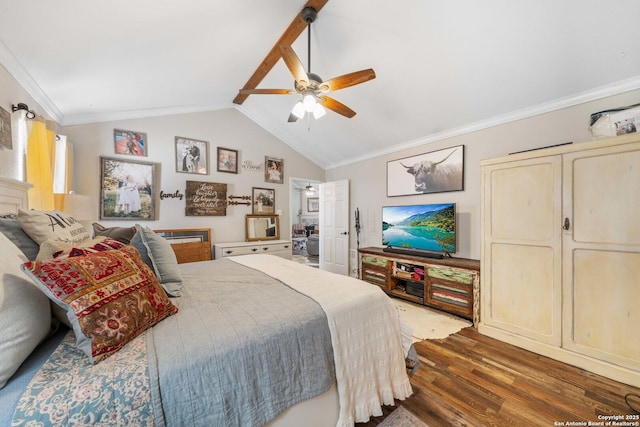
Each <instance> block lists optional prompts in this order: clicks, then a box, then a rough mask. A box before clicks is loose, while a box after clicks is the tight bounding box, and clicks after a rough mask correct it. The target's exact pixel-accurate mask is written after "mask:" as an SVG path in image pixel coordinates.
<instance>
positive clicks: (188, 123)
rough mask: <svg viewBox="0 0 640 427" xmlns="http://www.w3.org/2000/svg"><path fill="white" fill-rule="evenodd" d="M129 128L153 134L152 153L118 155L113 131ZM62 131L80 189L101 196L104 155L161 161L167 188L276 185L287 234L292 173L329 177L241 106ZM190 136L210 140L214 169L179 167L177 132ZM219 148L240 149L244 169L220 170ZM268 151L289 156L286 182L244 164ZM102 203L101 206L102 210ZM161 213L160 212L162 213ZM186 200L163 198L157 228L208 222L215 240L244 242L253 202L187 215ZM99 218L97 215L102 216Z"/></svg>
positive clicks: (239, 191)
mask: <svg viewBox="0 0 640 427" xmlns="http://www.w3.org/2000/svg"><path fill="white" fill-rule="evenodd" d="M114 129H126V130H134V131H139V132H145V133H147V138H148V144H147V147H148V157H137V156H128V155H116V154H114V146H113V131H114ZM60 133H62V134H65V135H67V136H68V138H69V140H70V141H71V142H73V143H74V150H75V159H76V160H75V186H74V187H75V188H74V189H75V191H76V192H77V193H80V194H90V195H93V196H97V195H98V194H99V188H100V180H99V177H100V160H99V158H100V156H106V157H113V158H119V159H126V160H138V161H147V162H156V163H160V164H161V165H162V166H161V172H160V174H159V175H160V177H159V185H158V184H156V189H158V190H162V191H163V192H165V193H175V192H176V190H177V191H179V192H180V193H182V194H184V193H185V187H186V181H204V182H215V183H226V184H227V194H229V195H235V196H250V195H251V190H252V187H260V188H270V189H275V196H276V210H282V216H281V217H280V232H281V237H282V238H289V237H290V234H291V233H290V227H289V223H290V218H289V216H290V215H289V206H290V204H289V177H290V176H296V177H305V178H308V179H312V180H322V179H324V171H323V170H322V169H321V168H320V167H319V166H317V165H315V164H314V163H313V162H311V161H309V160H308V159H306V158H305V157H302V156H301V155H299V154H298V153H296V152H295V151H293V150H292V149H291V148H289V146H287V145H286V144H284V143H282V142H280V140H278V139H276V138H275V137H273V136H272V135H271V134H269V133H267V132H266V131H264V130H263V129H262V128H260V127H259V126H258V125H256V124H255V123H253V122H252V121H250V120H249V119H247V118H246V117H245V116H244V115H243V114H241V113H240V112H238V111H237V110H235V109H225V110H218V111H209V112H203V113H191V114H179V115H172V116H164V117H155V118H145V119H139V120H122V121H114V122H104V123H94V124H87V125H77V126H66V127H62V128H61V129H60ZM176 136H180V137H186V138H193V139H197V140H204V141H208V142H209V174H208V175H197V174H185V173H179V172H176V166H175V165H176V155H175V137H176ZM216 147H225V148H231V149H234V150H238V157H239V162H238V164H239V167H238V174H237V175H236V174H230V173H223V172H217V171H216ZM265 156H270V157H276V158H282V159H283V160H284V180H283V184H272V183H268V182H265V180H264V166H263V168H262V169H261V170H260V171H257V172H253V171H247V170H244V169H242V168H241V167H240V164H241V163H242V162H243V161H245V160H249V161H251V162H253V163H254V164H259V163H262V164H264V158H265ZM97 212H98V208H96V214H97ZM158 213H159V215H158ZM184 213H185V200H184V199H183V200H178V199H171V198H167V199H164V200H158V205H157V210H156V216H157V220H156V221H147V222H144V223H143V225H146V226H148V227H150V228H152V229H165V228H192V227H208V228H211V230H212V235H213V241H214V242H229V241H244V239H245V222H244V218H245V214H250V213H251V207H250V206H243V205H239V206H229V207H228V208H227V215H226V216H203V217H194V216H188V217H187V216H185V214H184ZM96 219H97V216H96ZM99 222H100V223H101V224H103V225H110V226H126V225H131V224H134V223H135V222H134V221H124V220H123V221H113V220H111V221H106V220H100V221H99Z"/></svg>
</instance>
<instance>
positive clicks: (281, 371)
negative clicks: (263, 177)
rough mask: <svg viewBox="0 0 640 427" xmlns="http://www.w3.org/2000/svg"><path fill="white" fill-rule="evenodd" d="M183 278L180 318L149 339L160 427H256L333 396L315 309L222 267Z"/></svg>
mask: <svg viewBox="0 0 640 427" xmlns="http://www.w3.org/2000/svg"><path fill="white" fill-rule="evenodd" d="M212 266H213V268H212ZM181 269H182V275H183V278H184V281H185V282H186V283H188V285H187V286H185V287H184V288H183V292H182V296H181V297H180V298H176V299H173V302H174V303H175V304H176V305H177V306H178V307H179V308H180V312H179V314H178V315H176V316H172V317H169V318H167V319H165V320H163V321H162V322H161V323H160V324H158V325H156V326H155V327H154V328H153V329H152V330H151V331H150V332H149V335H148V338H147V346H148V348H149V367H150V376H151V382H152V384H151V388H152V399H153V403H154V406H155V408H156V411H155V412H156V413H157V414H161V413H164V424H165V425H167V426H171V427H173V426H230V425H238V426H240V425H242V426H261V425H264V424H265V423H266V422H268V421H270V420H272V419H273V418H274V417H276V416H277V415H278V414H279V413H280V412H282V411H283V410H284V409H286V408H287V407H288V406H291V405H292V404H294V403H297V402H299V401H302V400H305V399H308V398H312V397H315V396H317V395H319V394H321V393H323V392H325V391H326V390H328V389H329V388H330V387H331V385H332V384H333V382H334V381H335V373H334V365H333V353H332V348H331V337H330V334H329V329H328V326H327V320H326V316H325V314H324V312H323V311H322V309H321V308H320V306H319V305H318V304H317V303H316V302H315V301H313V300H312V299H310V298H308V297H306V296H304V295H301V294H299V293H298V292H296V291H294V290H292V289H290V288H288V287H287V286H284V285H283V284H282V283H280V282H279V281H277V280H275V279H272V278H270V277H268V276H266V275H265V274H263V273H260V272H258V271H255V270H252V269H250V268H247V267H244V266H242V265H238V264H236V263H234V262H231V261H229V260H225V259H222V260H219V261H215V262H200V263H192V264H182V265H181ZM158 373H159V375H158ZM154 378H157V379H158V380H157V381H154ZM154 383H155V384H154ZM161 421H162V420H156V422H157V424H158V425H162V422H161Z"/></svg>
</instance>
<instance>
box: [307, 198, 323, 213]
mask: <svg viewBox="0 0 640 427" xmlns="http://www.w3.org/2000/svg"><path fill="white" fill-rule="evenodd" d="M307 211H308V212H320V199H319V198H318V197H309V198H308V199H307Z"/></svg>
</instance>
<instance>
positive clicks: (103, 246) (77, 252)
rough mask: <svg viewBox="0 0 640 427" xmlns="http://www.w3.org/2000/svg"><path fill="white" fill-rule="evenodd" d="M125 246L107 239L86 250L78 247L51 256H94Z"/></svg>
mask: <svg viewBox="0 0 640 427" xmlns="http://www.w3.org/2000/svg"><path fill="white" fill-rule="evenodd" d="M125 246H126V245H125V244H124V243H122V242H119V241H118V240H115V239H111V238H109V237H107V238H106V239H104V240H102V241H101V242H98V243H96V244H95V245H93V246H89V247H86V248H85V247H82V246H80V247H74V248H71V249H69V250H68V251H66V250H62V251H59V252H56V253H55V254H53V257H54V258H70V257H74V256H82V255H89V254H94V253H96V252H103V251H110V250H113V249H122V248H124V247H125Z"/></svg>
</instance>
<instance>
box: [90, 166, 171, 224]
mask: <svg viewBox="0 0 640 427" xmlns="http://www.w3.org/2000/svg"><path fill="white" fill-rule="evenodd" d="M157 166H158V164H157V163H147V162H138V161H129V160H122V159H113V158H108V157H100V194H102V197H100V219H109V220H117V219H123V220H145V221H154V220H156V214H155V212H156V211H155V205H156V186H159V184H157V183H156V178H155V177H156V169H157Z"/></svg>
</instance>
